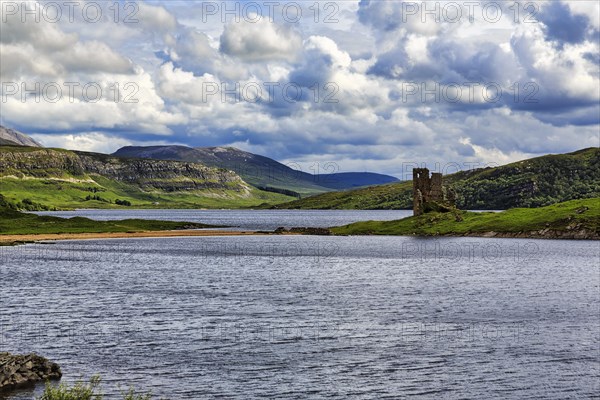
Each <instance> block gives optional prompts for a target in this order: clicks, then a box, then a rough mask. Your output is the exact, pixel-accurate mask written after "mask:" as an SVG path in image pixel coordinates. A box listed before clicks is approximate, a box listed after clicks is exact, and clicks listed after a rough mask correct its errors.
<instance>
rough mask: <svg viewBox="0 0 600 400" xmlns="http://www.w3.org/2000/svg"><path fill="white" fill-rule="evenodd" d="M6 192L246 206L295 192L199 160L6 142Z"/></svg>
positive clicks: (55, 204) (1, 183) (74, 203)
mask: <svg viewBox="0 0 600 400" xmlns="http://www.w3.org/2000/svg"><path fill="white" fill-rule="evenodd" d="M0 193H2V194H3V195H4V196H5V197H6V199H7V200H8V201H10V202H12V203H15V204H17V205H18V207H19V208H21V209H29V210H40V209H69V208H115V207H136V208H243V207H255V206H258V205H260V204H264V203H267V204H275V203H279V202H285V201H289V200H290V199H292V198H293V197H290V196H286V195H283V194H279V193H272V192H267V191H262V190H259V189H257V188H255V187H253V186H251V185H248V184H247V183H246V182H244V181H243V180H242V179H241V178H240V177H239V176H238V175H237V174H235V173H234V172H231V171H227V170H224V169H217V168H211V167H207V166H204V165H201V164H198V163H187V162H176V161H161V160H139V159H135V160H132V159H121V158H118V157H114V156H108V155H105V154H96V153H85V152H74V151H69V150H63V149H45V148H35V147H25V146H0Z"/></svg>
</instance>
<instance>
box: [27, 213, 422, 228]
mask: <svg viewBox="0 0 600 400" xmlns="http://www.w3.org/2000/svg"><path fill="white" fill-rule="evenodd" d="M36 214H39V215H53V216H55V217H64V218H71V217H87V218H91V219H96V220H100V221H102V220H115V219H125V218H143V219H157V220H168V221H187V222H201V223H205V224H210V225H223V226H229V227H232V229H243V230H244V229H249V230H275V229H277V228H278V227H280V226H283V227H285V228H293V227H317V228H328V227H332V226H340V225H346V224H350V223H352V222H357V221H369V220H373V221H389V220H395V219H401V218H405V217H408V216H410V215H412V211H410V210H382V211H378V210H368V211H364V210H328V211H321V210H75V211H48V212H36Z"/></svg>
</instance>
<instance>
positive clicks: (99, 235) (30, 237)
mask: <svg viewBox="0 0 600 400" xmlns="http://www.w3.org/2000/svg"><path fill="white" fill-rule="evenodd" d="M269 234H270V233H268V232H256V231H221V230H191V229H190V230H172V231H143V232H88V233H41V234H21V235H0V244H8V245H10V244H20V243H34V242H38V241H41V240H87V239H135V238H161V237H165V238H170V237H202V236H264V235H269Z"/></svg>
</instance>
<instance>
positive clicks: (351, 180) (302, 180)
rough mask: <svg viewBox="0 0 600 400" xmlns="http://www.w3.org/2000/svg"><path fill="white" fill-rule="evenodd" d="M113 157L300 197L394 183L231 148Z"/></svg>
mask: <svg viewBox="0 0 600 400" xmlns="http://www.w3.org/2000/svg"><path fill="white" fill-rule="evenodd" d="M114 155H116V156H119V157H137V158H152V159H158V160H179V161H190V162H200V163H202V164H204V165H208V166H212V167H218V168H226V169H229V170H231V171H234V172H236V173H237V174H238V175H240V176H241V177H242V178H243V179H244V180H245V181H246V182H248V183H250V184H251V185H254V186H255V187H257V188H261V189H266V190H273V191H282V192H283V193H288V194H298V195H300V196H302V197H304V196H310V195H314V194H318V193H323V192H329V191H332V190H344V189H351V188H355V187H360V186H368V185H379V184H385V183H390V182H395V181H397V179H396V178H394V177H393V176H389V175H382V174H375V173H368V172H347V173H332V174H319V175H313V174H309V173H306V172H302V171H298V170H295V169H293V168H290V167H289V166H287V165H285V164H282V163H280V162H278V161H275V160H273V159H271V158H268V157H264V156H261V155H258V154H253V153H248V152H246V151H242V150H239V149H236V148H233V147H197V148H191V147H187V146H150V147H134V146H127V147H123V148H121V149H119V150H117V151H116V152H115V153H114Z"/></svg>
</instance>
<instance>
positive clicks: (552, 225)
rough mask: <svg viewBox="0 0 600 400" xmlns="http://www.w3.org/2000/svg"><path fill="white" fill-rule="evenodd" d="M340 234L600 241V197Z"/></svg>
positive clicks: (369, 225) (345, 229) (375, 224)
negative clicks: (484, 236) (479, 236)
mask: <svg viewBox="0 0 600 400" xmlns="http://www.w3.org/2000/svg"><path fill="white" fill-rule="evenodd" d="M331 231H332V232H333V233H334V234H338V235H418V236H438V235H448V236H463V235H464V236H477V235H487V236H500V237H513V236H514V237H546V238H581V239H592V238H594V239H600V198H594V199H585V200H572V201H568V202H564V203H558V204H554V205H551V206H547V207H540V208H515V209H511V210H507V211H503V212H499V213H493V212H479V213H476V212H468V211H456V212H448V213H437V212H432V213H427V214H423V215H420V216H417V217H408V218H404V219H401V220H397V221H367V222H357V223H354V224H350V225H346V226H341V227H336V228H331Z"/></svg>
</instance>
